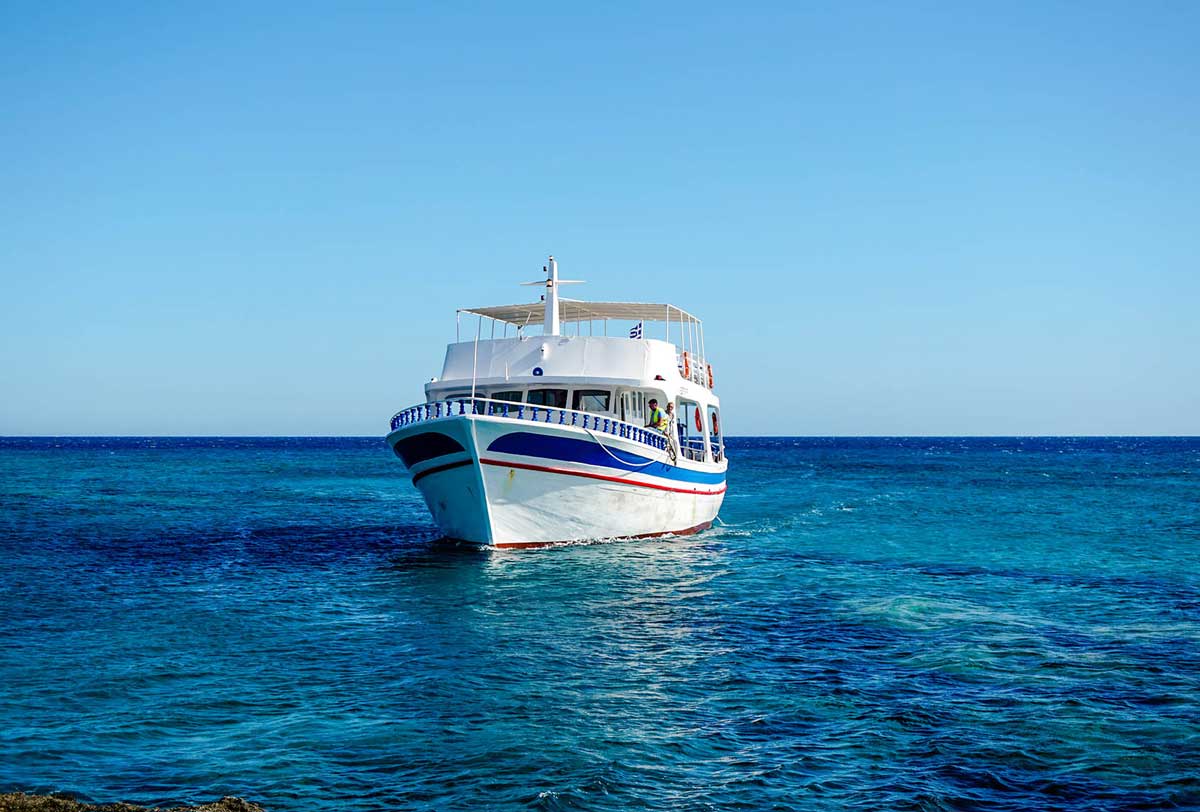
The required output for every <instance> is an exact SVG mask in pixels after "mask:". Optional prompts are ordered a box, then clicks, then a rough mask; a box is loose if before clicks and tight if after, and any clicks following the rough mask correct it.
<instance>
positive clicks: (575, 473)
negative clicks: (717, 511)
mask: <svg viewBox="0 0 1200 812" xmlns="http://www.w3.org/2000/svg"><path fill="white" fill-rule="evenodd" d="M479 461H480V462H481V463H483V464H484V465H498V466H500V467H502V468H523V469H524V470H526V471H542V472H544V473H547V474H565V475H566V476H581V477H586V478H587V479H599V480H603V481H605V482H619V483H620V484H622V485H636V486H637V487H639V488H653V489H654V490H656V491H670V492H671V493H690V494H693V495H694V496H717V495H718V494H722V493H725V489H726V486H725V485H722V486H721V487H720V488H718V489H717V490H715V491H698V490H695V489H694V488H672V487H670V486H669V485H655V484H653V483H650V482H634V481H633V480H631V479H625V478H624V477H619V476H606V475H604V474H593V473H589V472H586V471H570V470H567V469H566V468H550V467H548V466H545V465H530V464H529V463H525V462H505V461H504V460H492V459H484V458H482V457H481V458H480V459H479ZM684 532H686V531H684ZM657 535H660V536H661V535H665V534H664V533H659V534H657ZM631 538H642V537H641V536H632V537H631ZM548 543H550V544H553V543H555V542H548Z"/></svg>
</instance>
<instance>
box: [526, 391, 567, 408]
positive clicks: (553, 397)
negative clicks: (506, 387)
mask: <svg viewBox="0 0 1200 812" xmlns="http://www.w3.org/2000/svg"><path fill="white" fill-rule="evenodd" d="M526 402H527V403H532V404H534V405H535V406H552V407H554V408H555V409H565V408H567V390H566V389H530V390H529V399H528V400H527V401H526Z"/></svg>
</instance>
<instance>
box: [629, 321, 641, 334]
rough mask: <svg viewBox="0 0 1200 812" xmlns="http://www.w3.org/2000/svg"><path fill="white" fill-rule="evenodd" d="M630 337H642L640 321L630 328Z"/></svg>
mask: <svg viewBox="0 0 1200 812" xmlns="http://www.w3.org/2000/svg"><path fill="white" fill-rule="evenodd" d="M629 337H630V338H641V337H642V323H641V322H640V321H639V322H638V323H637V324H635V325H633V326H632V327H630V328H629Z"/></svg>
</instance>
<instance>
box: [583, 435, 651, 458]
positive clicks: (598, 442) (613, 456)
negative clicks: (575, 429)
mask: <svg viewBox="0 0 1200 812" xmlns="http://www.w3.org/2000/svg"><path fill="white" fill-rule="evenodd" d="M584 431H586V432H587V433H588V436H589V437H591V438H592V439H593V440H595V441H596V445H598V446H600V447H601V448H603V449H604V453H605V454H607V455H608V456H610V457H612V458H613V459H614V460H616V461H617V462H619V463H621V464H622V465H632V466H633V467H634V468H645V467H646V466H647V465H652V464H653V463H656V462H658V460H649V461H647V462H643V463H635V462H629V461H628V460H623V459H621V458H620V457H618V456H617V455H616V454H614V453H612V452H611V451H609V450H608V446H606V445H605V444H604V443H602V442H600V438H599V437H597V436H596V435H594V434H592V430H591V429H584Z"/></svg>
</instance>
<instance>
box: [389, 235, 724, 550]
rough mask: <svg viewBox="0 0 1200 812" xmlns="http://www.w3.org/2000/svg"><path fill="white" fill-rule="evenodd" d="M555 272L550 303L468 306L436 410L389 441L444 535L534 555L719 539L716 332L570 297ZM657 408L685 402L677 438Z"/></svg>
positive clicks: (405, 413) (428, 409) (432, 393)
mask: <svg viewBox="0 0 1200 812" xmlns="http://www.w3.org/2000/svg"><path fill="white" fill-rule="evenodd" d="M545 270H546V279H545V280H539V281H538V282H536V283H526V284H537V285H544V287H545V291H546V292H545V295H544V296H543V297H542V300H541V301H538V302H534V303H531V304H519V305H503V306H497V307H479V308H469V309H464V310H460V311H459V313H458V316H459V328H460V329H459V335H458V336H457V339H458V340H457V341H456V342H455V343H453V344H451V345H449V347H447V350H446V357H445V362H444V364H443V368H442V374H441V375H440V376H438V377H436V378H434V379H433V380H431V381H430V382H429V383H428V384H426V385H425V402H424V403H421V404H418V405H415V406H410V407H408V408H406V409H402V410H401V411H399V412H397V413H396V415H395V416H394V417H393V418H392V422H391V432H390V433H389V434H388V436H387V441H388V443H389V445H390V446H391V447H392V449H393V451H394V452H395V454H396V456H397V457H399V458H400V459H401V460H402V461H403V462H404V464H405V466H406V467H407V468H408V470H409V472H410V473H411V475H412V481H413V484H414V485H415V486H416V487H417V488H418V490H420V491H421V494H422V496H423V497H424V498H425V502H426V504H427V505H428V506H429V510H430V512H431V514H432V515H433V518H434V520H435V521H436V522H437V524H438V526H439V528H440V529H441V532H442V533H443V534H444V535H445V536H446V537H447V538H450V539H455V540H460V541H464V542H467V543H470V544H476V545H486V546H495V547H525V546H536V545H543V544H551V543H557V542H569V541H583V540H595V539H612V538H629V537H649V536H659V535H669V534H686V533H694V532H698V531H700V530H703V529H706V528H708V527H709V526H711V524H712V522H713V520H714V519H715V518H716V515H717V512H718V510H719V509H720V506H721V502H722V499H723V498H724V493H725V471H726V468H727V462H726V459H725V446H724V439H723V435H722V433H721V418H720V401H719V399H718V398H717V396H716V395H715V394H714V392H713V385H714V380H713V371H712V367H711V366H710V364H709V363H708V361H707V357H706V354H705V348H704V332H703V325H702V324H701V322H700V320H699V319H697V318H695V317H694V316H692V315H690V314H689V313H687V312H685V311H683V310H681V309H680V308H678V307H675V306H674V305H669V304H646V303H640V302H584V301H576V300H572V299H562V298H560V297H559V296H558V288H559V286H560V285H563V284H570V283H571V282H570V281H569V280H559V279H558V266H557V263H556V262H555V260H554V258H553V257H551V258H550V261H549V264H548V266H547V267H546V269H545ZM464 315H465V316H467V317H468V319H470V317H472V316H473V317H475V319H474V324H473V325H471V326H473V327H474V328H475V329H474V331H473V335H470V336H468V337H466V338H465V339H464V337H463V335H462V331H461V327H462V321H463V316H464ZM539 328H540V333H539V332H538V331H539ZM531 333H534V334H531ZM660 336H661V337H660ZM651 401H657V403H658V406H659V408H660V409H662V410H664V411H665V410H666V407H667V405H668V404H671V405H672V406H673V409H674V419H673V420H671V421H670V425H668V426H666V427H665V431H663V430H659V429H657V428H655V427H653V426H649V425H647V424H648V422H649V421H650V419H651V416H652V415H651V407H650V403H651Z"/></svg>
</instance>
